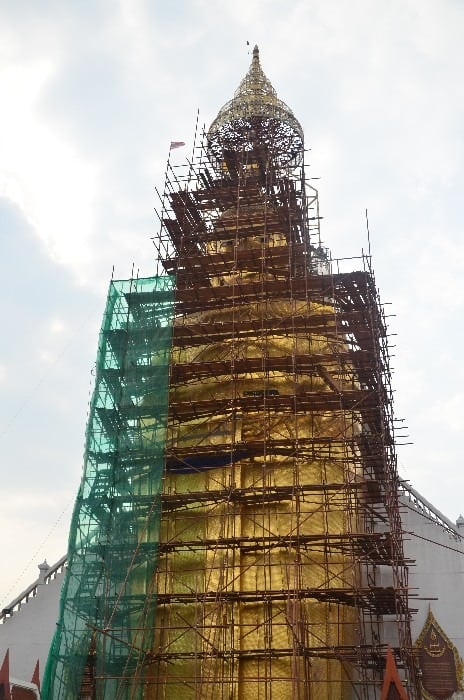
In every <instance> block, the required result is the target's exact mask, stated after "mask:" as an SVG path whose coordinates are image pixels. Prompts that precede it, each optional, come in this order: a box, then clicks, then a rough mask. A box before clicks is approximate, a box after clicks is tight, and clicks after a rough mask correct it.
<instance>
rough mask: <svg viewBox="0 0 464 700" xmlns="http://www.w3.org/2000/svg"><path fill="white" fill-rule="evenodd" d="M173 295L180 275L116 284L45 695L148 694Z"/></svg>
mask: <svg viewBox="0 0 464 700" xmlns="http://www.w3.org/2000/svg"><path fill="white" fill-rule="evenodd" d="M173 297H174V279H173V278H172V277H152V278H147V279H137V280H135V279H131V280H124V281H113V282H111V285H110V289H109V293H108V300H107V305H106V310H105V314H104V317H103V323H102V329H101V332H100V342H99V349H98V356H97V367H96V379H95V389H94V393H93V397H92V401H91V407H90V416H89V420H88V424H87V432H86V448H85V464H84V472H83V477H82V481H81V485H80V488H79V493H78V496H77V500H76V505H75V508H74V513H73V517H72V521H71V530H70V535H69V549H68V569H67V574H66V578H65V582H64V586H63V591H62V595H61V603H60V618H59V622H58V625H57V630H56V633H55V636H54V639H53V642H52V645H51V649H50V654H49V658H48V662H47V667H46V669H45V677H44V681H43V690H42V697H43V698H46V699H47V700H58V699H59V700H62V699H63V700H64V699H66V700H71V698H72V699H73V700H74V699H75V698H78V697H85V696H86V695H87V693H88V697H95V698H98V699H99V700H109V698H111V700H114V699H115V698H120V699H124V700H125V699H129V698H131V699H132V698H134V699H137V698H141V697H142V686H143V682H142V678H143V666H144V664H143V661H144V656H145V654H146V653H147V652H149V651H150V650H151V648H152V643H153V639H152V636H153V626H154V625H153V621H154V616H155V610H156V591H154V590H153V589H152V587H153V573H154V570H155V568H156V565H157V548H158V540H159V537H158V531H159V521H160V510H161V506H160V500H161V497H160V492H161V479H162V472H163V463H164V447H165V433H166V416H167V408H168V388H169V387H168V376H169V360H170V350H171V334H172V315H173V306H174V304H173ZM91 687H93V691H92V690H90V688H91ZM87 688H88V690H87Z"/></svg>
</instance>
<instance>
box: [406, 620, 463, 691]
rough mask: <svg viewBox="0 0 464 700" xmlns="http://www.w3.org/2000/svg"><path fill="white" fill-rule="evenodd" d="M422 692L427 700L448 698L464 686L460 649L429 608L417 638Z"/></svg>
mask: <svg viewBox="0 0 464 700" xmlns="http://www.w3.org/2000/svg"><path fill="white" fill-rule="evenodd" d="M416 648H417V649H418V652H419V653H418V659H419V666H420V669H421V672H422V679H421V680H422V692H423V697H424V698H425V699H426V700H447V698H451V696H452V695H453V693H455V692H456V691H458V690H462V689H463V685H462V671H463V664H462V660H461V658H460V656H459V652H458V650H457V649H456V647H455V646H454V644H453V643H452V641H451V640H450V639H449V638H448V636H447V635H446V634H445V632H444V631H443V630H442V628H441V627H440V625H439V624H438V622H437V621H436V619H435V617H434V615H433V613H432V611H431V610H429V614H428V615H427V619H426V621H425V624H424V627H423V629H422V632H421V633H420V635H419V637H418V639H417V641H416Z"/></svg>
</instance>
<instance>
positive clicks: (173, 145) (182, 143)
mask: <svg viewBox="0 0 464 700" xmlns="http://www.w3.org/2000/svg"><path fill="white" fill-rule="evenodd" d="M181 146H185V141H171V145H170V146H169V150H170V151H173V150H174V149H175V148H180V147H181Z"/></svg>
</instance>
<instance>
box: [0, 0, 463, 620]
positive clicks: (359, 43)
mask: <svg viewBox="0 0 464 700" xmlns="http://www.w3.org/2000/svg"><path fill="white" fill-rule="evenodd" d="M463 35H464V3H463V2H462V1H461V0H388V1H387V0H375V2H373V1H372V0H350V1H348V0H346V1H343V0H234V2H231V1H230V0H214V1H213V0H184V1H181V0H150V1H149V0H92V1H91V2H90V0H67V1H65V2H63V0H42V1H41V2H36V1H35V0H3V1H2V2H0V98H1V108H0V242H1V251H0V267H1V277H0V288H1V294H0V311H1V327H2V334H1V339H2V342H1V344H0V392H1V397H2V400H1V403H0V411H1V423H0V436H1V446H0V455H1V457H0V459H1V498H0V503H1V505H0V552H1V555H2V575H1V577H0V607H3V605H4V604H6V603H7V602H9V600H10V599H11V598H13V597H14V596H15V595H16V594H18V593H19V592H20V591H21V590H22V589H23V588H25V586H26V585H28V584H29V583H30V582H31V581H32V580H34V579H35V577H36V575H37V573H38V570H37V564H39V563H40V562H41V561H42V560H43V559H44V558H45V557H46V558H47V559H48V561H49V563H53V562H54V561H55V560H57V559H58V558H59V557H60V556H61V555H62V554H63V553H64V552H65V550H66V541H67V534H68V526H69V520H70V516H71V510H72V504H73V501H74V498H75V495H76V492H77V487H78V483H79V480H80V474H81V468H82V452H83V445H84V430H85V423H86V417H87V406H88V400H89V391H90V389H91V382H92V368H93V366H94V362H95V355H96V347H97V336H98V329H99V325H100V320H101V315H102V312H103V308H104V300H105V295H106V289H107V286H108V282H109V280H110V278H111V272H112V269H113V266H114V268H115V276H116V277H118V278H124V277H128V276H130V273H131V270H132V265H133V264H135V269H138V270H139V274H140V275H150V274H152V273H153V270H154V258H153V256H154V252H153V247H152V245H151V241H150V236H154V235H156V233H157V231H158V226H157V220H156V217H155V214H154V212H153V208H154V207H155V206H156V199H155V192H154V187H155V186H158V188H160V187H162V181H163V170H164V166H165V162H166V157H167V153H168V147H169V142H170V141H171V140H182V141H185V142H186V143H187V149H186V150H185V151H183V150H182V149H179V150H177V151H175V152H174V153H173V158H175V159H176V160H177V161H180V160H182V159H183V158H184V157H185V156H186V155H187V154H188V153H189V150H188V149H189V148H191V146H192V140H193V133H194V128H195V118H196V114H197V109H198V108H199V109H200V122H201V123H206V124H209V123H210V121H212V119H213V118H214V116H215V115H216V113H217V111H218V109H219V108H220V107H221V106H222V104H223V103H224V102H225V101H227V100H228V99H229V98H230V97H231V96H232V93H233V91H234V90H235V88H236V87H237V85H238V82H239V81H240V79H241V78H242V77H243V75H244V74H245V72H246V70H247V69H248V65H249V62H250V60H251V56H250V55H249V53H248V52H249V49H250V48H252V46H253V45H254V43H258V44H259V46H260V52H261V61H262V65H263V69H264V71H265V73H266V74H267V76H268V77H269V78H270V80H271V81H272V83H273V85H274V87H275V88H276V89H277V92H278V94H279V97H280V98H281V99H283V100H284V101H285V102H287V103H288V104H289V105H290V106H291V107H292V109H293V111H294V113H295V115H296V116H297V118H298V119H299V120H300V122H301V124H302V126H303V128H304V130H305V137H306V145H307V147H308V148H310V149H311V151H310V154H309V160H310V162H311V173H310V174H311V175H312V176H314V177H320V178H321V179H320V181H319V182H318V187H319V193H320V203H321V214H322V216H323V217H324V219H323V222H322V235H323V239H324V242H325V243H326V244H327V245H328V246H330V248H331V250H332V254H333V256H334V257H344V256H357V255H359V254H360V252H361V249H362V248H364V249H366V247H367V242H366V232H365V214H364V211H365V209H366V208H367V209H368V211H369V222H370V229H371V244H372V253H373V259H374V267H375V272H376V280H377V284H378V286H379V288H380V291H381V297H382V300H383V301H384V302H391V306H387V307H386V308H387V309H388V310H389V313H390V310H391V313H392V314H395V316H394V317H392V318H391V319H390V330H391V332H392V333H397V335H396V336H392V342H393V343H394V344H395V345H396V347H395V348H394V349H393V350H392V352H393V353H395V357H393V359H392V365H393V367H394V369H395V372H394V376H393V384H394V388H395V390H396V393H395V396H396V416H397V417H399V418H405V424H407V425H408V426H409V430H408V432H409V435H410V441H412V442H413V443H414V444H413V445H411V446H407V447H402V448H400V449H399V466H400V473H401V474H402V475H403V476H404V477H405V478H407V479H409V480H410V481H411V483H412V485H413V486H414V487H415V488H416V489H417V490H419V491H420V492H421V493H422V494H423V495H424V496H425V497H426V498H427V499H428V500H430V501H432V502H433V503H434V504H435V505H436V507H437V508H439V509H440V510H441V511H442V512H443V513H444V514H445V515H447V516H448V517H449V518H450V519H452V520H455V519H456V517H457V516H458V515H459V513H460V512H462V511H464V488H463V486H464V469H463V465H462V458H461V447H462V439H463V426H462V422H463V421H462V415H463V410H462V406H463V404H464V364H463V362H462V348H463V330H462V329H463V313H464V308H463V307H464V278H463V274H462V268H463V265H464V239H463V236H462V220H463V216H462V210H463V205H462V193H463V192H464V170H463V162H464V160H463V156H464V144H463V124H464V114H463V112H464V81H463V75H464V53H463V48H462V47H463V44H462V37H463ZM247 41H249V42H250V45H251V47H247ZM352 265H353V266H354V267H356V265H357V262H356V261H352ZM5 569H6V570H5Z"/></svg>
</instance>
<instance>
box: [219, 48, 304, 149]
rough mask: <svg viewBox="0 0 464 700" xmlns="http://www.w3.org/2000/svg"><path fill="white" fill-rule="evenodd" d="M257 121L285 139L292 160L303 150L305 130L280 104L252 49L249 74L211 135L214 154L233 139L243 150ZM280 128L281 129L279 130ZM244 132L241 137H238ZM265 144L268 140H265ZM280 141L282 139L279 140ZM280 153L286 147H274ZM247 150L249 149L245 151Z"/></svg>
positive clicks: (224, 109) (255, 50) (257, 52)
mask: <svg viewBox="0 0 464 700" xmlns="http://www.w3.org/2000/svg"><path fill="white" fill-rule="evenodd" d="M256 121H261V122H262V123H263V125H264V122H265V123H266V124H267V125H271V123H272V125H271V126H270V129H271V131H272V132H273V134H274V136H276V134H277V131H278V132H279V133H280V135H281V136H284V135H285V142H286V143H285V147H286V148H288V149H289V151H290V153H289V156H290V158H289V160H292V159H293V158H294V157H295V153H296V151H297V150H300V149H302V144H303V130H302V128H301V125H300V123H299V122H298V120H297V119H296V118H295V115H294V114H293V112H292V110H291V109H290V107H288V106H287V105H286V104H285V102H282V100H279V98H278V97H277V93H276V91H275V89H274V88H273V86H272V84H271V82H270V80H269V78H267V76H266V75H265V73H264V71H263V69H262V68H261V63H260V60H259V49H258V46H255V47H254V49H253V58H252V61H251V65H250V68H249V69H248V72H247V74H246V75H245V77H244V78H243V80H242V81H241V82H240V85H239V86H238V88H237V90H236V91H235V93H234V96H233V98H232V99H231V100H230V101H229V102H227V103H226V104H225V105H224V106H223V107H222V108H221V109H220V110H219V113H218V115H217V117H216V119H215V120H214V121H213V123H212V124H211V126H210V128H209V131H208V142H209V144H210V147H211V148H212V150H213V151H214V152H217V151H218V148H219V147H220V142H223V144H224V145H225V146H226V147H227V148H231V147H233V144H232V143H231V137H232V136H233V135H235V136H238V137H239V138H238V142H239V143H238V144H237V145H240V146H242V147H243V145H244V144H243V138H242V139H241V138H240V135H241V136H242V137H243V136H245V132H247V131H249V130H250V128H252V129H254V128H255V126H256ZM277 124H280V129H276V127H277ZM239 132H241V134H240V133H239ZM266 140H268V139H267V138H266ZM278 140H279V139H278ZM274 145H275V146H276V147H277V148H278V149H279V150H280V148H279V147H280V146H283V145H284V144H283V143H277V142H275V144H274ZM246 150H248V149H246Z"/></svg>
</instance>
